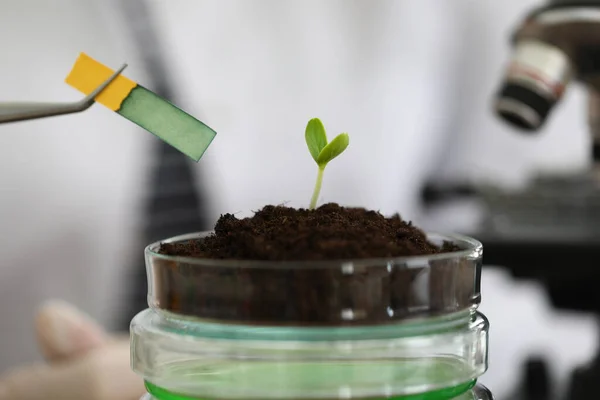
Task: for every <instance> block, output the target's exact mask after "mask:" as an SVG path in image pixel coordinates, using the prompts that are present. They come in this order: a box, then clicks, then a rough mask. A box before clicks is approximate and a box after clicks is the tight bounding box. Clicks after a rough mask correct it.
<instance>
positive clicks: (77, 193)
mask: <svg viewBox="0 0 600 400" xmlns="http://www.w3.org/2000/svg"><path fill="white" fill-rule="evenodd" d="M0 5H1V8H0V48H2V53H1V55H0V61H1V62H0V89H1V90H0V101H27V100H36V101H69V100H75V99H78V98H79V97H80V95H79V93H77V92H76V91H75V90H73V89H72V88H70V87H69V86H68V85H66V84H65V83H64V78H65V77H66V76H67V74H68V72H69V71H70V68H71V66H72V64H73V63H74V61H75V59H76V58H77V55H78V54H79V52H81V51H83V52H86V53H87V54H89V55H90V56H92V57H94V58H96V59H97V60H100V61H101V62H103V63H105V64H107V65H110V66H111V67H113V68H116V67H118V66H119V65H120V64H121V63H123V62H127V63H129V67H128V69H127V70H126V72H125V75H127V76H128V77H130V78H132V79H134V80H136V81H138V82H140V83H141V84H142V85H143V86H146V87H148V88H150V89H151V90H155V91H156V92H158V93H159V94H161V95H163V96H165V97H167V98H169V99H170V100H172V101H174V102H175V103H176V104H178V105H179V106H181V107H182V108H183V109H185V110H186V111H188V112H189V113H191V114H193V115H195V116H198V117H199V118H200V119H202V120H203V121H204V122H205V123H207V124H208V125H209V126H211V127H213V128H214V129H215V130H216V131H217V132H218V135H217V138H216V139H215V141H214V142H213V145H212V146H211V147H210V148H209V150H208V151H207V153H206V154H205V156H204V157H203V158H202V160H201V161H200V162H199V163H198V164H197V165H196V164H194V165H191V164H190V163H188V162H187V161H186V160H183V159H182V158H181V157H180V156H179V155H178V154H175V153H174V152H173V151H172V150H169V149H168V148H166V146H164V145H162V144H161V143H160V142H159V140H158V139H156V138H155V137H153V136H152V135H150V134H148V133H147V132H145V131H143V130H141V129H139V128H137V127H136V126H134V125H133V124H131V123H130V122H129V121H127V120H125V119H124V118H120V117H118V116H117V115H115V114H114V113H112V112H110V111H109V110H108V109H106V108H104V107H101V106H95V107H92V108H91V109H90V110H88V111H86V112H85V113H82V114H79V115H73V116H65V117H58V118H52V119H47V120H40V121H33V122H27V123H17V124H8V125H2V126H0V137H1V138H2V143H3V145H2V146H0V221H2V222H1V224H0V240H1V245H0V316H2V323H1V324H0V373H1V372H2V371H3V370H6V369H8V368H9V367H12V366H15V365H20V364H24V363H28V362H31V361H34V360H37V359H39V358H40V356H39V355H38V351H37V349H36V347H35V346H34V343H35V338H34V333H33V330H32V323H33V322H32V316H33V314H34V311H35V309H36V308H37V306H38V305H39V304H40V303H41V302H43V301H44V300H46V299H48V298H60V299H64V300H66V301H69V302H72V303H73V304H76V305H77V306H79V307H81V308H82V309H83V310H85V311H86V312H88V313H89V314H90V315H92V316H93V317H94V318H97V319H98V320H99V321H101V323H102V324H103V325H104V326H106V327H107V328H109V329H112V330H124V329H127V322H128V321H129V320H130V318H131V317H132V315H133V314H134V313H136V312H137V311H140V310H141V309H142V308H144V302H145V290H146V287H145V284H146V283H145V275H144V272H143V259H142V258H141V255H142V250H143V247H144V245H145V244H147V243H148V242H149V241H151V240H158V239H162V238H164V237H167V236H170V235H171V234H172V233H184V232H185V231H187V230H201V229H210V227H211V225H212V224H213V223H214V222H215V221H216V219H217V218H218V217H219V215H220V214H222V213H227V212H235V213H239V215H250V214H251V212H252V210H256V209H258V208H260V207H262V206H263V205H266V204H281V203H287V204H288V205H290V206H294V207H305V206H306V205H307V204H308V201H309V199H310V195H311V191H312V185H313V182H314V178H315V174H316V171H315V168H314V163H313V162H311V160H310V158H309V154H308V152H307V151H306V149H305V143H304V135H303V133H304V127H305V123H306V121H308V120H309V119H310V118H312V117H319V118H321V119H322V120H323V121H324V123H325V127H326V128H327V130H328V132H329V133H330V135H335V134H337V133H340V132H348V133H349V134H350V137H351V140H352V143H351V146H350V148H349V149H348V154H345V156H344V157H341V158H340V159H339V161H336V163H335V165H332V166H330V167H329V168H328V171H327V174H326V177H325V183H324V187H323V191H322V198H321V202H330V201H331V202H338V203H341V204H344V205H352V206H363V207H367V208H373V209H377V210H380V211H381V212H382V213H384V214H390V213H394V212H399V213H400V214H401V215H402V217H403V218H405V219H410V220H413V221H414V222H415V223H416V224H417V225H420V226H422V227H424V228H427V229H435V230H438V231H456V232H460V233H464V234H469V235H473V236H475V237H477V238H478V239H480V240H482V241H483V243H484V249H485V251H484V263H485V265H484V270H483V284H482V285H483V287H482V293H483V305H482V311H483V312H484V313H485V314H486V315H487V317H488V318H489V319H490V321H491V326H492V330H491V349H490V357H491V364H490V369H489V371H488V373H487V374H486V375H484V377H483V379H482V381H483V383H484V384H486V385H488V386H489V387H490V389H492V391H493V392H494V393H495V395H496V397H497V398H498V399H499V400H504V399H538V398H539V399H543V398H545V399H554V398H556V399H558V398H561V399H563V398H568V393H569V392H570V390H571V386H572V385H571V382H572V379H573V376H574V375H573V374H574V371H576V368H582V367H585V366H586V365H589V364H591V363H593V362H594V361H595V360H596V354H597V352H598V338H599V337H600V332H599V329H598V328H599V326H598V323H597V322H598V318H597V316H596V308H598V307H597V305H600V299H599V298H598V297H597V295H596V293H595V292H596V291H595V290H594V289H595V287H596V285H597V283H596V282H598V283H600V273H599V272H597V271H596V268H595V266H596V265H597V261H596V260H598V258H596V257H597V254H596V252H597V251H598V250H596V249H600V246H599V245H598V244H596V243H595V240H594V238H596V239H597V237H598V235H597V234H596V233H597V232H595V230H594V229H593V227H594V226H595V225H597V224H595V223H594V221H595V220H594V219H593V217H594V215H600V214H598V213H595V211H596V209H595V208H594V206H595V204H598V203H595V202H594V201H591V200H589V199H592V200H594V199H595V198H596V197H595V196H596V192H595V191H594V190H595V189H594V187H593V184H592V183H590V182H589V181H588V180H586V179H584V178H582V177H585V176H586V175H585V171H587V170H588V168H589V166H590V163H591V159H590V146H591V144H590V143H591V142H590V138H589V133H588V127H587V125H586V103H585V101H586V100H585V94H584V91H583V89H582V88H580V87H577V86H573V87H570V88H569V90H568V91H567V93H566V94H565V98H564V99H563V101H562V102H561V104H560V107H559V110H557V111H556V112H555V113H554V114H553V115H552V116H551V118H550V120H549V121H548V123H547V125H546V126H545V127H544V128H543V129H542V130H541V132H540V133H538V134H536V135H522V134H519V133H516V132H515V131H514V130H513V129H512V128H511V127H509V126H508V125H506V124H504V123H502V122H501V121H500V120H499V119H498V118H497V117H496V116H495V115H494V113H493V110H492V107H491V102H492V99H493V95H494V93H495V91H496V90H497V89H498V85H499V84H500V80H501V77H502V75H503V73H504V69H505V67H506V63H507V61H508V60H509V58H510V51H511V48H510V36H511V34H512V32H513V30H514V29H515V27H516V24H517V23H519V22H520V20H521V19H522V18H523V17H524V15H525V14H526V13H527V12H528V11H529V10H530V9H532V8H533V7H536V6H539V5H541V4H540V2H537V1H530V0H504V1H502V2H499V1H496V2H480V1H474V0H454V1H452V2H449V1H447V2H441V1H436V0H405V1H397V0H369V1H364V0H328V1H326V2H323V1H320V0H302V1H300V0H298V1H296V0H286V1H279V0H251V1H248V0H228V1H219V0H195V1H192V0H178V1H167V0H130V1H107V0H102V1H101V0H96V1H94V0H57V1H53V2H48V1H43V0H21V1H18V2H17V1H8V0H3V1H2V2H0ZM167 184H171V186H169V188H170V189H171V194H172V196H170V197H169V196H165V195H164V194H163V195H160V194H156V193H154V192H153V190H154V189H155V188H156V187H160V186H161V185H163V186H164V185H167ZM192 185H193V186H192ZM583 192H585V194H584V195H582V193H583ZM565 193H570V194H572V196H571V197H569V198H568V199H566V200H565V199H562V198H561V199H562V200H561V199H557V196H558V195H560V194H565ZM161 196H162V197H161ZM582 196H583V197H585V199H587V200H589V201H586V202H584V203H585V204H584V205H582V204H583V203H582V200H581V198H582ZM559 197H560V196H559ZM573 204H578V205H579V208H576V209H577V210H579V211H577V212H574V211H573V207H572V206H573ZM582 210H583V211H582ZM565 221H566V222H565ZM574 221H576V222H574ZM577 221H578V222H577ZM176 222H179V224H176ZM590 222H591V223H590ZM586 223H587V224H586ZM186 224H187V225H186ZM590 226H591V228H590ZM598 226H600V225H598ZM561 227H562V228H564V229H563V230H561V229H560V228H561ZM596 362H597V360H596ZM532 388H536V390H533V391H532ZM531 393H537V394H538V395H540V394H541V393H547V395H543V396H542V397H535V395H532V394H531ZM565 396H567V397H565Z"/></svg>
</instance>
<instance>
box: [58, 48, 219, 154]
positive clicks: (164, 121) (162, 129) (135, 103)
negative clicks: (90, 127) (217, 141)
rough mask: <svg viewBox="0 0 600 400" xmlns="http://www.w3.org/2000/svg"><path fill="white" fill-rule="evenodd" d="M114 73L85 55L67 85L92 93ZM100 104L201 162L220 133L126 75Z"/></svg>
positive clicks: (102, 95) (106, 91) (105, 92)
mask: <svg viewBox="0 0 600 400" xmlns="http://www.w3.org/2000/svg"><path fill="white" fill-rule="evenodd" d="M113 72H114V71H113V70H111V69H110V68H108V67H107V66H105V65H103V64H101V63H99V62H98V61H96V60H94V59H92V58H91V57H89V56H87V55H86V54H84V53H81V54H80V55H79V58H78V59H77V61H76V62H75V65H74V66H73V69H72V70H71V72H70V74H69V75H68V77H67V79H66V82H67V83H68V84H69V85H71V86H72V87H74V88H75V89H77V90H79V91H80V92H82V93H84V94H89V93H91V92H92V91H93V90H94V89H95V88H96V87H98V86H99V85H100V84H101V83H102V82H104V81H105V80H106V79H107V78H108V77H109V76H111V74H112V73H113ZM96 101H97V102H98V103H101V104H103V105H105V106H106V107H108V108H109V109H111V110H113V111H115V112H116V113H117V114H119V115H121V116H123V117H125V118H127V119H128V120H130V121H131V122H133V123H135V124H137V125H139V126H141V127H142V128H144V129H146V130H147V131H148V132H151V133H153V134H154V135H156V136H158V137H159V138H160V139H162V140H163V141H165V142H166V143H168V144H169V145H171V146H173V147H174V148H176V149H178V150H179V151H181V152H182V153H184V154H186V155H187V156H188V157H190V158H191V159H193V160H194V161H198V160H200V158H201V157H202V155H203V154H204V152H205V151H206V149H207V148H208V146H209V145H210V144H211V142H212V141H213V139H214V138H215V136H216V134H217V133H216V132H215V131H214V130H213V129H211V128H210V127H208V126H207V125H206V124H204V123H202V122H201V121H199V120H198V119H196V118H194V117H193V116H191V115H190V114H188V113H186V112H185V111H183V110H181V109H180V108H178V107H176V106H175V105H173V104H171V103H170V102H168V101H167V100H165V99H163V98H162V97H160V96H158V95H157V94H156V93H154V92H152V91H150V90H148V89H146V88H145V87H143V86H141V85H139V84H138V83H136V82H134V81H132V80H131V79H129V78H127V77H125V76H123V75H119V76H118V77H117V78H116V79H115V80H114V81H112V82H111V84H110V85H109V86H108V87H107V88H106V89H104V90H103V91H102V92H101V93H100V94H99V95H98V96H97V97H96Z"/></svg>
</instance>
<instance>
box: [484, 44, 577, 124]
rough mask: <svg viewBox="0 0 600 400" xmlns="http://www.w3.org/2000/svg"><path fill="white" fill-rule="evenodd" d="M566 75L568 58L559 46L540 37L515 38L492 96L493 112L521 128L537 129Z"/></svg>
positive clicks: (562, 88) (568, 75)
mask: <svg viewBox="0 0 600 400" xmlns="http://www.w3.org/2000/svg"><path fill="white" fill-rule="evenodd" d="M570 79H571V65H570V62H569V58H568V57H567V55H566V54H564V52H563V51H562V50H561V49H559V48H557V47H554V46H551V45H549V44H546V43H543V42H540V41H533V40H527V41H521V42H518V43H517V44H516V47H515V52H514V55H513V59H512V62H511V63H510V66H509V68H508V71H507V74H506V76H505V80H504V83H503V85H502V87H501V89H500V91H499V92H498V95H497V97H496V102H495V110H496V113H497V114H498V115H499V116H500V118H502V119H503V120H504V121H505V122H507V123H509V124H510V125H512V126H513V127H515V128H517V129H519V130H521V131H524V132H534V131H537V130H538V129H540V128H541V127H542V125H543V124H544V122H545V121H546V119H547V118H548V115H549V114H550V111H552V108H553V107H554V106H555V105H556V103H558V102H559V101H560V99H561V97H562V95H563V93H564V91H565V88H566V86H567V84H568V83H569V81H570Z"/></svg>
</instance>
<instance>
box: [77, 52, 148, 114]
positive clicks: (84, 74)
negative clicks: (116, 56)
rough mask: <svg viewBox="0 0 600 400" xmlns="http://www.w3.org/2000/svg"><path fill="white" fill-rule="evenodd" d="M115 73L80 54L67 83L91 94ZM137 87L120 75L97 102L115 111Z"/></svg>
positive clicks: (99, 96) (134, 83) (100, 95)
mask: <svg viewBox="0 0 600 400" xmlns="http://www.w3.org/2000/svg"><path fill="white" fill-rule="evenodd" d="M114 72H115V71H114V70H112V69H110V68H109V67H107V66H106V65H103V64H101V63H99V62H98V61H96V60H94V59H93V58H91V57H90V56H88V55H87V54H85V53H80V54H79V57H78V58H77V61H75V65H74V66H73V69H72V70H71V72H70V73H69V75H68V76H67V79H66V80H65V82H66V83H67V84H68V85H70V86H72V87H74V88H75V89H77V90H79V91H80V92H82V93H83V94H86V95H88V94H90V93H92V92H93V91H94V89H96V88H97V87H98V86H100V84H102V83H103V82H104V81H106V80H107V79H108V78H109V77H110V76H111V75H112V74H113V73H114ZM136 86H137V83H136V82H134V81H132V80H131V79H129V78H126V77H124V76H123V75H119V76H117V77H116V78H115V80H114V81H112V82H111V83H110V85H108V86H107V87H106V88H105V89H104V90H103V91H102V92H101V93H100V94H99V95H98V96H97V97H96V101H97V102H98V103H100V104H102V105H104V106H106V107H108V108H110V109H111V110H113V111H118V110H119V109H120V108H121V103H123V100H125V99H126V98H127V96H129V93H131V91H132V90H133V89H134V88H135V87H136Z"/></svg>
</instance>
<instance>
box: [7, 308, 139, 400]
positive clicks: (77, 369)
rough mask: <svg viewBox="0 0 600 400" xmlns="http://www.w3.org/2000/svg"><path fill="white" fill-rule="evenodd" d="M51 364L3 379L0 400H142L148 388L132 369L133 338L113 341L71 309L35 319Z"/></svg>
mask: <svg viewBox="0 0 600 400" xmlns="http://www.w3.org/2000/svg"><path fill="white" fill-rule="evenodd" d="M35 329H36V335H37V338H38V343H39V346H40V350H41V352H42V354H43V355H44V357H45V359H46V361H47V363H40V364H37V365H32V366H27V367H22V368H17V369H15V370H12V371H9V372H8V373H7V374H6V375H4V376H2V377H0V400H139V399H140V398H141V397H142V396H143V394H144V393H145V390H144V385H143V382H142V380H141V378H139V377H138V376H137V375H135V374H134V373H133V372H132V371H131V369H130V364H129V359H130V358H129V338H127V337H118V338H117V337H111V336H109V335H107V334H106V333H105V332H104V331H103V330H102V329H101V328H100V327H99V326H98V325H97V324H96V323H95V322H94V321H92V320H91V319H90V318H88V317H87V316H85V315H83V314H82V313H81V312H80V311H78V310H76V309H75V308H74V307H72V306H70V305H69V304H65V303H62V302H52V303H49V304H47V305H45V306H44V307H42V308H41V310H40V311H39V313H38V315H37V318H36V324H35Z"/></svg>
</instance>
